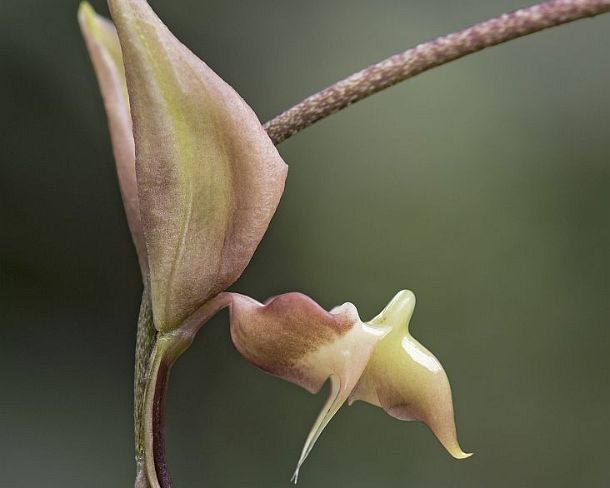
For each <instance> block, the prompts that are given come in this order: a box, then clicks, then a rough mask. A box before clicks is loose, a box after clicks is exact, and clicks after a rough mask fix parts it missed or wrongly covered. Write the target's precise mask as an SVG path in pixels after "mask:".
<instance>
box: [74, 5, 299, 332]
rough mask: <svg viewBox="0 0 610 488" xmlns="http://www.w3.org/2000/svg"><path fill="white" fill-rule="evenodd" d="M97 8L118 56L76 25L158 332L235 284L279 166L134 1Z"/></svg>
mask: <svg viewBox="0 0 610 488" xmlns="http://www.w3.org/2000/svg"><path fill="white" fill-rule="evenodd" d="M108 3H109V6H110V11H111V13H112V17H113V20H114V22H115V25H116V27H117V31H118V39H119V41H120V49H119V46H118V45H117V44H116V37H115V35H114V32H113V30H112V27H111V26H110V25H108V24H107V23H106V22H105V21H103V20H102V19H100V18H99V17H97V16H96V15H95V14H94V13H93V11H92V10H91V8H90V7H88V6H84V7H82V8H81V18H82V20H81V23H82V25H84V28H83V30H84V32H85V37H86V39H87V41H88V45H89V46H90V52H91V55H92V58H93V60H94V65H95V67H96V71H97V74H98V78H99V80H100V85H101V87H102V94H103V96H104V100H105V103H106V107H107V112H108V117H109V120H110V126H111V133H112V135H113V137H112V140H113V144H114V146H115V154H117V165H118V167H119V168H120V171H119V174H121V169H123V168H126V169H125V174H126V176H125V177H124V178H123V177H122V178H121V181H122V184H123V185H124V186H128V188H129V191H125V192H124V195H128V198H125V201H126V207H129V205H130V204H131V203H132V202H133V203H134V205H133V208H137V207H139V216H140V218H141V224H138V223H137V222H136V221H137V217H136V216H137V215H138V213H137V212H135V211H134V212H133V215H134V218H133V219H132V220H133V221H134V225H133V226H132V231H134V239H135V240H136V244H138V242H139V239H136V236H137V235H138V234H139V232H140V228H141V231H142V234H143V241H144V246H142V247H145V252H146V263H144V264H143V266H142V267H143V269H146V268H148V269H149V277H150V290H151V296H152V306H153V316H154V321H155V326H156V328H157V330H159V331H160V332H164V333H165V332H169V331H172V330H175V329H177V328H179V327H180V325H181V324H182V323H183V322H184V321H185V320H187V319H188V318H189V317H190V316H191V315H192V314H193V313H195V312H196V311H197V310H198V309H199V308H200V307H202V306H203V305H204V304H205V303H206V302H208V301H209V300H210V299H211V298H213V297H214V296H216V295H217V294H218V293H220V292H222V291H223V290H225V289H226V288H228V287H229V286H230V285H231V284H232V283H233V282H234V281H235V280H236V279H237V278H238V277H239V276H240V275H241V273H242V272H243V270H244V269H245V267H246V265H247V264H248V262H249V261H250V259H251V258H252V255H253V253H254V251H255V249H256V247H257V246H258V244H259V242H260V240H261V238H262V237H263V234H264V233H265V231H266V229H267V227H268V225H269V222H270V220H271V217H272V216H273V214H274V212H275V210H276V208H277V205H278V203H279V200H280V197H281V195H282V192H283V190H284V183H285V179H286V174H287V166H286V165H285V164H284V162H283V161H282V158H281V157H280V155H279V154H278V152H277V150H276V149H275V146H274V145H273V143H272V142H271V140H270V139H269V137H268V136H267V134H266V132H265V131H264V129H263V127H262V126H261V123H260V122H259V120H258V118H257V117H256V115H255V113H254V112H253V111H252V109H251V108H250V107H249V106H248V105H247V104H246V102H245V101H244V100H243V99H242V98H241V97H240V96H239V95H238V94H237V93H236V92H235V90H233V88H231V87H230V86H229V85H228V84H227V83H225V82H224V81H223V80H222V79H221V78H220V77H218V75H216V73H214V72H213V71H212V70H211V69H210V68H209V67H208V66H207V65H206V64H205V63H204V62H203V61H201V60H200V59H199V58H197V56H195V55H194V54H193V53H192V52H191V51H189V50H188V49H187V48H186V47H185V46H184V45H183V44H182V43H180V41H178V40H177V39H176V38H175V37H174V36H173V34H172V33H171V32H170V31H169V30H168V29H167V27H165V25H164V24H163V23H162V22H161V20H159V18H158V17H157V16H156V15H155V13H154V12H153V11H152V9H151V8H150V6H149V5H148V3H147V2H146V1H145V0H110V1H109V2H108ZM121 54H122V59H123V63H124V67H125V69H124V72H125V77H126V80H127V92H128V94H129V95H126V93H125V90H124V82H123V78H122V73H123V71H122V68H121ZM127 101H128V103H129V106H127V105H126V102H127ZM129 108H130V110H129ZM129 117H131V118H129ZM131 121H133V141H135V169H134V170H133V171H132V168H133V167H134V166H133V159H132V158H131V155H132V154H133V151H131V150H130V148H129V147H128V146H129V142H130V141H131V139H130V137H129V133H130V131H131V125H130V124H131ZM134 174H135V175H137V177H136V181H137V196H138V198H137V201H134V199H133V198H132V197H133V195H134V194H135V193H136V192H134V191H133V190H134V188H133V184H132V182H133V175H134ZM136 203H137V206H136V205H135V204H136ZM130 213H131V212H130V211H128V215H129V214H130Z"/></svg>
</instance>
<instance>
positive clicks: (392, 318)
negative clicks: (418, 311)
mask: <svg viewBox="0 0 610 488" xmlns="http://www.w3.org/2000/svg"><path fill="white" fill-rule="evenodd" d="M415 302H416V300H415V294H414V293H413V292H412V291H411V290H401V291H399V292H398V293H396V295H394V298H392V300H390V303H388V304H387V305H386V306H385V308H384V309H383V310H382V311H381V313H379V315H377V316H376V317H375V318H374V319H373V320H371V322H370V323H371V324H374V325H380V324H386V325H389V326H391V327H401V326H403V325H405V324H406V325H407V326H408V325H409V321H410V320H411V316H412V315H413V311H414V310H415Z"/></svg>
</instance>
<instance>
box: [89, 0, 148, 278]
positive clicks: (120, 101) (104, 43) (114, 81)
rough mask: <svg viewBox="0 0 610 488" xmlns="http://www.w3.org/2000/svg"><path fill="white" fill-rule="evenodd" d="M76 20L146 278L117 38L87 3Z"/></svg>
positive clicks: (121, 62) (127, 114)
mask: <svg viewBox="0 0 610 488" xmlns="http://www.w3.org/2000/svg"><path fill="white" fill-rule="evenodd" d="M78 21H79V24H80V27H81V32H82V34H83V37H84V38H85V42H86V44H87V50H88V51H89V56H90V57H91V61H92V63H93V67H94V69H95V73H96V76H97V79H98V83H99V86H100V91H101V92H102V98H103V100H104V107H105V109H106V115H107V117H108V125H109V128H110V138H111V140H112V149H113V152H114V159H115V161H116V168H117V173H118V176H119V185H120V188H121V195H122V196H123V205H124V207H125V213H126V214H127V223H128V225H129V229H130V231H131V236H132V238H133V242H134V244H135V247H136V252H137V253H138V259H139V261H140V267H141V269H142V273H143V274H144V275H145V276H146V274H147V268H148V260H147V259H146V246H145V244H144V236H143V234H142V223H141V220H140V206H139V202H138V186H137V182H136V166H135V162H136V155H135V144H134V140H133V132H132V127H131V115H130V111H129V97H128V95H127V83H126V81H125V70H124V68H123V55H122V53H121V46H120V44H119V38H118V36H117V33H116V29H115V28H114V26H113V25H112V23H111V22H110V21H109V20H107V19H105V18H103V17H101V16H99V15H97V14H96V13H95V11H94V10H93V8H92V7H91V5H89V4H88V3H87V2H83V3H81V5H80V8H79V10H78Z"/></svg>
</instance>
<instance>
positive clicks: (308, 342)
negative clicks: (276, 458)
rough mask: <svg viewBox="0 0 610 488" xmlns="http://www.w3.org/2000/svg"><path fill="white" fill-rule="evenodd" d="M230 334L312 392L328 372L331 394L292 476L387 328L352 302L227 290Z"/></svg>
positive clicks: (241, 347) (248, 354)
mask: <svg viewBox="0 0 610 488" xmlns="http://www.w3.org/2000/svg"><path fill="white" fill-rule="evenodd" d="M230 297H231V298H230V322H231V338H232V339H233V343H234V344H235V347H236V348H237V350H238V351H239V352H240V353H241V354H242V355H243V356H244V357H245V358H246V359H247V360H248V361H250V362H251V363H253V364H254V365H256V366H258V367H259V368H261V369H262V370H264V371H266V372H268V373H271V374H273V375H276V376H279V377H281V378H283V379H286V380H288V381H291V382H293V383H296V384H297V385H299V386H302V387H303V388H305V389H306V390H308V391H309V392H311V393H316V392H318V391H319V390H320V388H322V386H323V384H324V383H325V382H326V380H328V379H329V378H330V383H331V387H330V394H329V397H328V401H327V402H326V405H325V406H324V408H323V409H322V411H321V413H320V415H319V417H318V418H317V420H316V422H315V424H314V426H313V428H312V429H311V431H310V433H309V435H308V437H307V440H306V442H305V446H304V447H303V451H302V453H301V457H300V459H299V462H298V466H297V469H296V471H295V473H294V477H293V480H294V481H295V482H296V479H297V477H298V473H299V469H300V467H301V465H302V464H303V462H304V461H305V459H306V458H307V456H308V455H309V453H310V452H311V449H312V447H313V446H314V444H315V442H316V441H317V439H318V437H319V436H320V434H321V433H322V431H323V430H324V428H325V427H326V425H327V424H328V422H329V421H330V420H331V419H332V417H333V416H334V415H335V413H337V411H338V410H339V408H340V407H341V406H342V405H343V404H344V403H345V401H346V400H347V398H348V397H349V395H350V393H351V391H352V390H353V388H354V386H355V385H356V383H357V382H358V380H359V378H360V376H361V375H362V372H363V371H364V368H365V367H366V365H367V363H368V361H369V358H370V356H371V354H372V353H373V350H374V348H375V346H376V345H377V344H378V343H379V341H380V340H382V338H383V337H384V335H385V334H386V333H387V331H388V330H389V329H384V328H383V327H370V326H368V325H367V324H365V323H363V322H362V321H361V320H360V317H359V316H358V312H357V310H356V308H355V307H354V305H352V304H351V303H346V304H344V305H341V306H340V307H336V308H334V309H333V310H331V311H330V312H327V311H325V310H324V309H323V308H321V307H320V306H319V305H318V304H317V303H316V302H314V301H313V300H311V299H310V298H308V297H307V296H305V295H303V294H300V293H288V294H285V295H279V296H277V297H274V298H271V299H269V300H267V301H266V302H265V304H261V303H259V302H257V301H256V300H254V299H252V298H249V297H246V296H243V295H238V294H230Z"/></svg>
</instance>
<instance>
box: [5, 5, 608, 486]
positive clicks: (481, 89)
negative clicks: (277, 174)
mask: <svg viewBox="0 0 610 488" xmlns="http://www.w3.org/2000/svg"><path fill="white" fill-rule="evenodd" d="M93 3H94V6H95V7H96V8H97V9H98V10H100V11H102V12H106V8H105V5H104V2H103V1H100V0H97V1H94V2H93ZM151 3H152V4H153V6H154V7H155V9H157V11H158V12H159V13H160V14H161V16H162V17H163V19H165V21H166V22H167V23H168V24H169V26H170V27H171V28H172V30H173V31H174V32H175V33H176V34H177V35H178V37H179V38H181V39H182V40H183V41H184V42H185V43H186V44H187V45H189V46H190V47H191V48H192V49H193V50H194V51H195V52H196V53H197V54H199V55H200V56H201V57H202V58H203V59H204V60H206V62H207V63H208V64H209V65H210V66H212V67H213V68H214V69H215V70H216V71H217V72H218V73H219V74H220V75H221V76H223V77H224V78H225V79H226V80H227V81H228V82H230V83H231V84H232V85H233V86H234V87H235V88H236V89H237V90H238V91H239V92H240V93H241V94H242V95H243V96H244V97H245V98H246V99H247V100H248V102H249V103H250V104H251V105H252V106H253V107H254V109H255V110H256V111H257V113H258V114H259V115H260V117H261V119H264V120H267V119H268V118H270V117H271V116H273V115H274V114H276V113H277V112H279V111H281V110H282V109H284V108H287V107H288V106H290V105H292V104H293V103H295V102H296V101H298V100H299V99H301V98H302V97H304V96H305V95H308V94H310V93H312V92H313V91H315V90H317V89H319V88H322V87H324V86H326V85H327V84H329V83H331V82H333V81H335V80H337V79H339V78H340V77H343V76H345V75H348V74H350V73H351V72H353V71H355V70H357V69H360V68H361V67H364V66H366V65H367V64H370V63H372V62H374V61H377V60H379V59H381V58H383V57H385V56H387V55H389V54H391V53H394V52H397V51H400V50H403V49H405V48H407V47H410V46H413V45H415V44H416V43H418V42H421V41H423V40H427V39H430V38H433V37H435V36H437V35H440V34H443V33H446V32H449V31H451V30H455V29H457V28H461V27H465V26H467V25H469V24H472V23H474V22H476V21H479V20H483V19H485V18H487V17H490V16H493V15H496V14H499V13H501V12H503V11H506V10H511V9H514V8H518V7H521V6H523V5H524V4H526V3H527V2H526V1H512V0H493V1H492V0H463V1H460V2H455V1H451V0H436V1H429V0H375V1H373V0H369V1H364V0H350V1H347V0H344V1H341V0H326V1H322V0H315V1H314V0H311V1H307V2H305V1H298V2H297V1H286V0H257V1H252V2H247V1H237V0H156V1H151ZM76 8H77V2H75V1H73V0H53V1H43V0H38V1H35V0H0V73H1V74H0V97H1V101H2V104H1V107H2V110H1V115H2V119H1V121H0V129H1V136H0V199H1V205H0V218H1V221H0V223H1V236H2V238H1V239H0V252H1V254H0V258H1V260H2V261H1V277H0V278H1V284H2V294H1V298H2V304H1V305H0V306H1V308H0V310H2V327H1V328H0V330H1V332H0V387H1V390H0V419H1V420H0V459H1V461H0V469H1V474H0V485H1V486H2V487H7V488H26V487H27V488H30V487H49V488H51V487H62V488H108V487H123V486H130V485H131V484H132V476H133V471H134V468H133V465H132V437H131V381H132V353H133V343H134V337H135V329H134V323H135V320H136V316H137V309H138V302H139V296H138V295H139V293H140V286H139V276H138V270H137V263H136V258H135V255H134V252H133V250H132V248H131V244H130V240H129V235H128V230H127V226H126V224H125V220H124V218H123V214H122V209H121V203H120V197H119V191H118V187H117V184H116V181H115V180H116V178H115V174H114V169H113V161H112V154H111V149H110V144H109V140H108V134H107V129H106V125H105V124H106V122H105V116H104V113H103V109H102V104H101V100H100V98H99V95H98V91H97V86H96V82H95V78H94V75H93V72H92V69H91V66H90V64H89V61H88V58H87V56H86V53H85V49H84V47H83V43H82V41H81V38H80V35H79V32H78V29H77V25H76V19H75V17H76ZM609 33H610V16H607V17H605V18H603V17H602V18H598V19H594V20H587V21H581V22H578V23H576V24H573V25H569V26H564V27H560V28H558V29H555V30H553V31H549V32H545V33H541V34H537V35H535V36H532V37H529V38H527V39H522V40H519V41H516V42H513V43H511V44H510V45H505V46H501V47H498V48H494V49H490V50H488V51H486V52H484V53H481V54H477V55H474V56H471V57H469V58H467V59H464V60H461V61H457V62H454V63H453V64H451V65H448V66H445V67H442V68H440V69H437V70H435V71H433V72H430V73H427V74H424V75H422V76H420V77H418V78H417V79H415V80H413V81H410V82H408V83H406V84H403V85H400V86H398V87H395V88H393V89H391V90H389V91H387V92H385V93H383V94H380V95H377V96H375V97H374V98H372V99H369V100H367V101H365V102H363V103H361V104H359V105H357V106H354V107H352V108H350V109H349V110H346V111H345V112H343V113H341V114H339V115H336V116H334V117H332V118H330V119H328V120H326V121H324V122H322V123H320V124H318V125H317V126H315V127H314V128H311V129H309V130H307V131H305V132H303V133H302V134H300V135H298V136H296V137H295V138H294V139H292V140H290V141H288V142H286V143H285V144H282V146H281V147H280V150H281V153H282V154H283V156H284V157H285V160H286V162H287V163H288V164H289V165H290V175H289V179H288V184H287V189H286V193H285V196H284V198H283V201H282V204H281V206H280V209H279V211H278V213H277V216H276V218H275V219H274V221H273V225H272V227H271V229H270V231H269V233H268V234H267V236H266V238H265V240H264V241H263V243H262V245H261V247H260V249H259V251H258V252H257V254H256V256H255V258H254V260H253V262H252V264H251V266H250V267H249V268H248V270H247V272H246V274H245V275H244V277H243V279H241V280H240V281H239V282H238V284H237V285H236V286H235V289H236V290H239V291H242V292H245V293H248V294H251V295H252V296H254V297H256V298H259V299H264V298H266V297H268V296H270V295H274V294H277V293H281V292H285V291H292V290H299V291H303V292H306V293H308V294H310V295H311V296H312V297H314V298H315V299H316V300H318V301H319V302H320V303H321V304H323V305H324V306H328V307H330V306H334V305H336V304H339V303H342V302H344V301H346V300H350V301H352V302H353V303H355V304H356V305H357V306H358V308H359V309H360V311H361V313H362V316H363V317H365V318H369V317H371V316H372V315H373V314H375V313H376V312H377V311H379V310H380V309H381V307H382V306H383V305H385V303H386V302H387V301H388V300H389V299H390V298H391V296H392V295H393V294H394V292H396V291H397V290H399V289H401V288H405V287H407V288H410V289H412V290H414V291H415V293H416V294H417V297H418V306H417V308H416V313H415V317H414V320H413V324H412V330H413V332H414V334H415V335H416V336H417V337H418V338H419V339H420V340H421V341H422V342H423V343H425V344H426V345H428V346H429V348H430V349H432V350H433V351H434V352H435V353H436V354H437V356H438V357H439V358H440V359H441V360H442V362H443V363H444V365H445V367H446V369H447V371H448V373H449V376H450V379H451V381H452V385H453V390H454V397H455V408H456V416H457V424H458V432H459V435H460V440H461V442H462V446H463V447H464V449H465V450H472V451H474V452H475V456H474V457H473V458H471V459H469V460H467V461H462V462H458V461H455V460H453V459H451V458H450V457H449V456H448V455H447V454H446V453H445V452H444V451H443V449H442V448H441V447H440V446H439V444H438V443H437V442H436V441H435V439H434V438H433V436H432V435H431V434H430V433H429V432H428V431H427V430H426V428H425V427H423V426H422V425H419V424H413V423H401V422H399V421H396V420H394V419H392V418H390V417H388V416H386V415H385V414H384V413H383V412H382V411H381V410H379V409H375V408H373V407H370V406H367V405H364V404H357V405H355V406H353V407H350V408H345V409H344V410H342V411H341V412H340V414H339V415H338V416H337V417H336V419H335V420H333V422H332V423H331V424H330V426H329V427H328V429H327V430H326V431H325V433H324V435H323V436H322V438H321V439H320V442H319V443H318V445H317V446H316V449H315V450H314V452H313V454H312V456H311V457H310V459H309V461H308V462H307V464H306V465H305V467H304V469H303V471H302V475H301V480H300V483H299V486H301V487H302V488H317V487H320V488H327V487H328V488H330V487H350V488H369V487H370V488H376V487H384V488H399V487H400V488H404V487H409V488H436V487H438V488H445V487H447V488H460V487H464V488H466V487H468V488H474V487H477V488H479V487H480V488H488V487H494V488H516V487H532V488H542V487H553V488H573V487H588V488H603V487H606V486H609V483H610V472H609V469H608V459H609V458H610V447H609V445H608V437H609V436H610V419H609V416H608V411H610V387H609V386H610V385H609V383H610V379H609V378H610V355H609V349H610V330H609V329H610V327H609V326H610V323H609V322H610V320H609V319H610V275H609V271H610V225H609V217H610V90H609V89H608V87H609V86H610V54H609V53H610V51H609V49H608V39H609ZM324 399H325V394H322V395H320V396H317V397H314V396H311V395H309V394H307V393H306V392H304V391H302V390H299V389H298V388H297V387H296V386H293V385H290V384H288V383H283V382H282V381H280V380H277V379H274V378H271V377H268V376H266V375H264V374H262V373H260V372H259V371H257V370H255V369H254V368H253V367H251V366H250V365H249V364H247V363H246V362H245V361H244V360H242V359H241V357H240V356H239V355H238V354H237V352H236V351H235V350H234V349H233V347H232V345H231V343H230V341H229V336H228V331H227V318H226V316H225V314H222V315H221V316H219V317H218V318H216V319H215V320H214V321H213V322H211V323H210V324H209V325H208V326H207V327H206V328H205V329H204V330H203V331H202V333H201V334H200V336H199V337H198V339H197V341H196V344H195V345H194V347H193V348H192V349H191V350H190V351H189V352H188V353H187V354H186V356H185V357H184V358H183V359H181V360H180V361H179V363H178V365H177V366H176V368H175V371H174V375H173V381H172V383H171V388H170V394H169V405H168V410H169V412H168V426H167V436H168V456H169V463H170V467H171V470H172V473H173V476H174V480H175V485H176V488H189V487H200V486H201V487H209V488H223V487H227V488H237V487H248V488H250V487H252V488H276V487H288V486H289V479H290V475H291V473H292V470H293V468H294V466H295V463H296V460H297V458H298V453H299V451H300V448H301V445H302V442H303V440H304V438H305V435H306V433H307V430H308V429H309V427H310V425H311V423H312V422H313V419H314V417H315V416H316V415H317V412H318V410H319V408H320V407H321V405H322V404H323V402H324Z"/></svg>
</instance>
